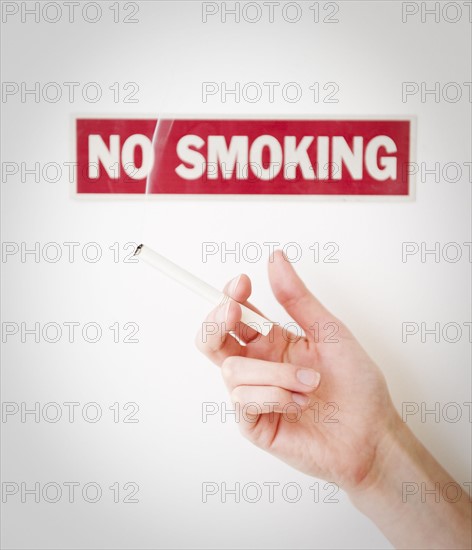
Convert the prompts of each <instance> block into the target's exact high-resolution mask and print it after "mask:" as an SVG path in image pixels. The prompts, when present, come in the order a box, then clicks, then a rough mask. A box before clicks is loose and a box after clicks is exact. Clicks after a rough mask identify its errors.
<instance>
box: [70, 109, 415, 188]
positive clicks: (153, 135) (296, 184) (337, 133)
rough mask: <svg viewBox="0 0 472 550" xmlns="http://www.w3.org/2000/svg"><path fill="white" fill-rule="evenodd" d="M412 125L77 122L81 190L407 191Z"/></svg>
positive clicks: (390, 122) (360, 122)
mask: <svg viewBox="0 0 472 550" xmlns="http://www.w3.org/2000/svg"><path fill="white" fill-rule="evenodd" d="M410 146H411V121H410V120H337V119H332V120H318V119H313V120H308V119H305V120H296V119H294V120H285V119H274V120H269V119H268V120H264V119H257V120H256V119H160V120H159V121H156V120H140V119H78V120H77V175H78V179H77V192H78V193H138V194H139V193H141V194H143V193H146V192H147V193H152V194H196V195H197V194H198V195H200V194H208V195H215V194H216V195H227V194H230V195H240V194H243V195H409V194H410V187H411V186H410V181H409V177H410V176H409V170H408V169H407V168H408V165H409V163H410V162H411V159H410Z"/></svg>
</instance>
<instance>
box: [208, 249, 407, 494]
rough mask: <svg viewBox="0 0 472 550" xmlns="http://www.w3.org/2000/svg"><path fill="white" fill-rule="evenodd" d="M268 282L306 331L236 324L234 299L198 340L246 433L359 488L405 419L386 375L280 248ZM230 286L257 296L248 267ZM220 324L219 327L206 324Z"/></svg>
mask: <svg viewBox="0 0 472 550" xmlns="http://www.w3.org/2000/svg"><path fill="white" fill-rule="evenodd" d="M269 280H270V284H271V286H272V290H273V292H274V295H275V297H276V299H277V300H278V301H279V303H280V304H281V305H282V306H283V307H284V308H285V310H286V311H287V313H288V314H289V315H290V316H291V317H292V318H293V319H294V320H295V321H296V322H297V323H298V324H299V325H300V327H301V328H302V329H303V330H304V332H305V335H306V336H305V337H301V336H300V335H299V337H298V338H297V335H295V334H293V333H291V334H290V333H287V330H284V329H283V327H280V326H276V327H275V328H274V329H273V330H272V332H271V333H270V334H269V335H268V336H266V337H263V336H261V335H260V334H259V333H257V332H256V331H254V330H252V329H250V328H248V327H246V326H245V325H242V324H241V323H240V322H239V321H240V318H241V309H240V307H239V306H238V304H236V303H235V302H230V303H229V304H226V305H224V306H222V307H221V306H220V307H219V308H217V309H215V310H214V311H212V312H211V313H210V315H209V316H208V317H207V319H206V323H211V325H206V324H205V323H204V324H203V326H202V329H201V331H200V333H199V335H198V336H197V346H198V347H199V349H200V350H201V351H202V352H203V353H205V354H206V355H207V356H208V357H209V358H210V359H211V360H212V361H213V362H215V363H216V364H217V365H219V366H221V372H222V375H223V377H224V380H225V382H226V385H227V387H228V390H229V392H230V394H231V399H232V401H233V402H234V403H239V404H240V407H241V410H242V411H243V412H245V414H242V415H241V422H240V427H241V430H242V433H243V434H244V435H245V436H246V437H247V438H248V439H249V440H251V441H252V442H253V443H255V444H256V445H257V446H259V447H261V448H263V449H265V450H267V451H269V452H270V453H272V454H274V455H275V456H277V457H278V458H280V459H282V460H284V461H285V462H287V463H288V464H290V465H292V466H293V467H295V468H297V469H299V470H301V471H303V472H305V473H307V474H310V475H312V476H315V477H319V478H323V479H327V480H329V481H334V482H336V483H337V484H338V485H339V486H341V487H344V488H345V489H347V490H349V489H354V488H355V487H357V486H359V484H361V483H362V482H363V480H365V479H366V477H367V476H368V474H369V472H370V471H371V469H372V465H373V463H374V459H375V456H376V451H377V447H378V446H379V444H380V442H381V440H382V439H383V438H384V437H385V435H386V433H387V432H388V431H390V430H391V429H393V427H394V426H395V424H396V423H397V422H398V420H399V418H398V415H397V413H396V411H395V409H394V407H393V404H392V402H391V399H390V396H389V393H388V390H387V386H386V383H385V380H384V377H383V375H382V373H381V372H380V370H379V369H378V368H377V366H376V365H375V364H374V363H373V361H372V360H371V359H370V358H369V357H368V355H367V354H366V352H365V351H364V350H363V349H362V347H361V346H360V345H359V344H358V343H357V341H356V340H355V339H354V337H353V336H352V334H351V333H350V332H349V330H348V329H347V328H346V327H345V326H344V325H343V324H342V323H341V322H340V321H339V320H338V319H336V318H335V317H334V316H333V315H332V314H331V313H329V312H328V311H327V310H326V309H325V308H324V307H323V306H322V305H321V304H320V302H319V301H318V300H317V299H316V298H315V297H314V296H313V295H312V294H311V293H310V292H309V291H308V289H307V288H306V287H305V285H304V284H303V282H302V281H301V280H300V278H299V277H298V276H297V274H296V273H295V271H294V269H293V268H292V266H291V264H290V263H289V262H288V261H287V260H286V259H285V258H284V256H283V255H282V253H281V252H280V251H277V252H276V253H275V254H274V256H273V261H271V262H270V263H269ZM224 291H225V293H226V294H228V295H229V296H231V297H232V298H233V299H234V300H236V301H237V302H240V303H244V304H246V305H248V306H249V307H252V306H250V305H249V304H247V303H246V302H247V300H248V299H249V296H250V294H251V282H250V280H249V278H248V277H247V276H246V275H241V276H240V277H238V278H237V279H236V280H234V281H232V282H230V283H229V284H228V285H227V286H226V287H225V290H224ZM253 309H254V308H253ZM215 323H217V326H218V331H217V332H214V331H213V330H212V331H207V330H206V329H207V327H208V326H212V327H214V326H215ZM229 331H234V332H235V333H236V334H237V335H238V336H239V337H240V338H241V339H243V340H244V341H246V342H248V343H247V345H246V346H242V345H241V344H239V343H238V342H237V341H236V340H235V339H234V338H233V337H232V336H230V335H229ZM207 332H214V334H212V335H206V333H207ZM250 403H257V405H258V407H256V406H254V405H249V404H250ZM268 403H278V404H277V405H269V404H268ZM258 412H261V414H257V413H258Z"/></svg>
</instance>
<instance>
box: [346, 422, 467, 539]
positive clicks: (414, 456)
mask: <svg viewBox="0 0 472 550" xmlns="http://www.w3.org/2000/svg"><path fill="white" fill-rule="evenodd" d="M361 485H362V486H361V487H359V488H358V489H357V490H356V491H354V492H351V494H350V497H351V500H352V501H353V503H354V504H355V505H356V506H357V508H358V509H359V510H360V511H362V512H363V513H365V514H366V515H367V516H368V517H370V518H371V519H372V520H373V521H374V523H376V525H377V526H378V527H379V529H380V530H381V531H382V532H383V533H384V535H385V536H386V537H387V538H388V539H389V540H390V542H391V543H392V544H393V545H394V546H395V548H408V549H414V548H422V549H426V548H427V549H433V548H437V549H447V548H450V549H462V548H464V549H470V548H472V533H471V510H472V506H471V500H470V496H469V491H470V485H469V486H468V487H467V486H465V485H461V484H457V483H456V482H455V481H454V480H453V479H452V478H451V476H450V475H449V474H448V473H447V472H446V471H445V470H444V469H443V468H442V467H441V465H440V464H439V463H438V462H437V461H436V460H435V459H434V458H433V457H432V456H431V454H430V453H429V452H428V451H427V449H425V447H423V445H422V444H421V443H420V442H419V441H418V440H417V439H416V437H415V436H414V435H413V434H412V432H411V431H410V429H409V428H408V427H407V426H406V425H405V424H404V423H403V422H401V420H400V419H398V422H397V423H396V424H395V427H394V429H392V431H391V432H389V433H388V434H386V436H385V439H384V441H383V442H382V444H381V445H379V449H378V453H377V456H376V460H375V464H374V466H373V468H372V471H371V473H370V474H369V476H368V478H366V479H365V480H364V482H363V483H362V484H361Z"/></svg>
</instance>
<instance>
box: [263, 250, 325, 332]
mask: <svg viewBox="0 0 472 550" xmlns="http://www.w3.org/2000/svg"><path fill="white" fill-rule="evenodd" d="M269 281H270V285H271V287H272V292H273V293H274V295H275V297H276V299H277V301H278V302H279V304H280V305H281V306H282V307H283V308H284V309H285V311H286V312H287V313H288V314H289V315H290V317H292V319H294V320H295V321H296V322H297V323H298V324H299V325H300V326H301V327H302V329H303V330H304V331H305V333H306V334H314V331H315V328H314V325H315V323H323V324H324V323H326V322H329V321H332V320H333V319H334V317H333V315H331V313H330V312H329V311H328V310H327V309H326V308H325V307H324V306H323V305H322V304H321V302H319V301H318V300H317V299H316V298H315V297H314V296H313V294H312V293H311V292H310V291H309V290H308V289H307V287H306V286H305V284H304V283H303V281H302V280H301V279H300V277H299V276H298V275H297V273H296V272H295V270H294V269H293V267H292V264H291V263H290V262H289V261H288V260H287V259H286V258H285V256H284V254H283V253H282V251H281V250H276V251H275V252H274V255H273V256H272V258H271V261H270V262H269Z"/></svg>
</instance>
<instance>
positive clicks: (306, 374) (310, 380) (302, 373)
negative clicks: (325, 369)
mask: <svg viewBox="0 0 472 550" xmlns="http://www.w3.org/2000/svg"><path fill="white" fill-rule="evenodd" d="M297 378H298V380H299V381H300V382H301V383H302V384H305V385H306V386H311V387H312V388H314V387H315V386H317V385H318V383H319V381H320V373H319V372H316V370H313V369H299V370H297Z"/></svg>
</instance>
